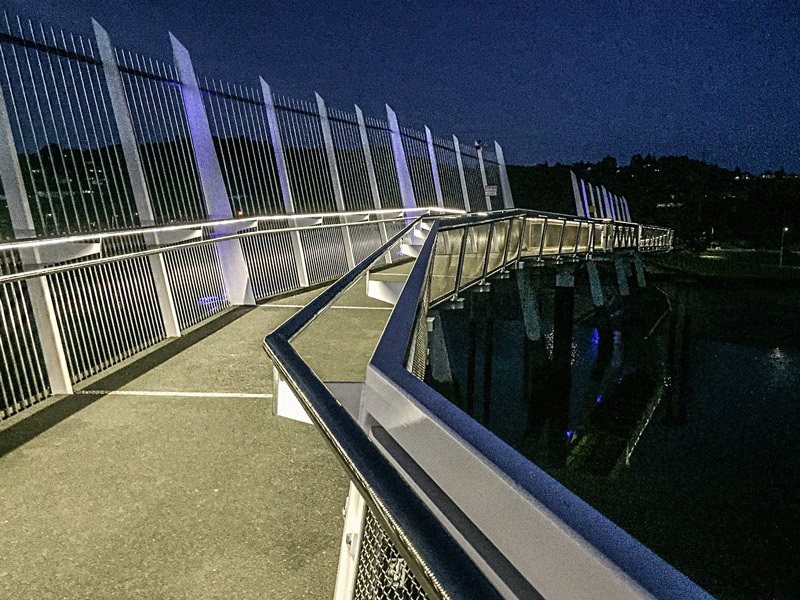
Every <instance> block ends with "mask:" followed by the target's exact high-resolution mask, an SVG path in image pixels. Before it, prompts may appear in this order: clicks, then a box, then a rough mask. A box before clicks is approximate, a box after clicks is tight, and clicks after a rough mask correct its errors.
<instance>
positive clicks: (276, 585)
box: [0, 269, 406, 600]
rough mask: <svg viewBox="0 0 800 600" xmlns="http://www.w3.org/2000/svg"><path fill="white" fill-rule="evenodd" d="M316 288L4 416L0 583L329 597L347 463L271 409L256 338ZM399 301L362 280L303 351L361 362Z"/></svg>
mask: <svg viewBox="0 0 800 600" xmlns="http://www.w3.org/2000/svg"><path fill="white" fill-rule="evenodd" d="M402 270H406V269H402ZM391 276H392V275H391V274H387V277H391ZM397 276H398V277H402V274H399V275H397ZM317 293H319V292H318V291H317V292H314V291H312V292H305V293H303V294H299V295H296V296H292V297H287V298H283V299H281V300H278V301H274V302H270V303H268V304H266V305H262V306H259V307H256V308H237V309H232V310H230V311H228V312H227V313H225V314H224V315H222V316H220V317H218V318H217V319H215V320H213V321H211V322H209V323H206V324H205V325H202V326H200V327H198V328H196V329H194V330H192V331H190V332H188V333H186V334H185V335H184V336H183V337H182V338H179V339H177V340H172V341H168V342H165V343H163V344H160V345H159V346H157V347H155V348H152V349H150V350H149V351H147V352H146V353H143V354H142V355H139V356H138V357H137V359H136V360H135V361H132V362H128V363H126V364H124V365H122V366H120V367H118V368H116V369H114V370H112V371H106V372H105V373H104V374H103V376H102V377H99V378H96V379H93V380H90V381H88V382H86V383H85V384H84V385H83V386H82V389H81V390H79V391H78V392H77V393H76V394H74V395H72V396H69V397H66V398H62V399H57V400H52V401H48V402H45V403H43V404H42V405H41V406H40V407H39V408H37V409H33V410H31V411H29V412H28V413H27V414H25V413H23V414H22V415H20V418H17V419H11V420H10V422H7V423H5V424H4V425H3V426H2V428H1V429H0V506H2V507H3V508H2V511H0V548H2V549H3V552H4V557H5V560H4V561H3V564H2V565H0V598H9V599H14V600H17V599H26V598H30V599H46V598H70V599H72V598H92V599H94V598H147V599H152V598H186V599H187V600H188V599H192V600H194V599H205V598H226V599H231V598H280V599H294V598H330V597H331V596H332V593H333V586H334V579H335V570H336V562H337V559H338V547H339V541H340V535H341V527H342V507H343V505H344V501H345V496H346V493H347V478H346V476H345V474H344V472H343V470H342V469H341V468H340V466H339V464H338V463H337V461H336V458H335V457H334V455H333V453H332V452H331V451H330V450H329V448H328V447H327V446H326V445H325V443H324V442H323V440H322V438H321V436H320V435H319V434H318V432H317V431H316V430H315V429H314V428H313V427H312V426H309V425H304V424H302V423H297V422H294V421H288V420H285V419H282V418H279V417H274V416H272V414H271V406H272V398H271V393H272V381H271V379H272V368H271V365H270V364H269V363H268V360H267V358H266V355H265V353H264V351H263V349H262V347H261V343H262V340H263V338H264V336H265V335H266V334H267V333H269V332H270V331H272V329H274V328H275V327H276V326H277V325H279V324H280V323H282V322H283V321H284V320H285V319H286V318H287V317H289V316H290V315H291V314H293V313H294V312H295V311H296V310H298V308H297V307H299V306H302V305H303V304H304V303H306V302H307V301H308V300H309V299H310V297H313V296H314V295H315V294H317ZM389 308H390V307H389V306H388V305H386V304H383V303H380V302H378V301H375V300H372V299H370V298H367V297H366V296H365V294H364V286H363V284H362V285H359V286H357V287H356V288H354V289H352V290H350V291H349V292H348V293H347V294H345V295H344V297H343V298H341V299H340V300H339V301H338V302H337V303H336V307H335V308H332V309H331V310H329V311H327V313H325V314H324V315H323V316H322V317H321V318H320V319H318V320H317V321H316V322H315V323H314V325H313V326H312V327H311V328H309V329H308V330H307V331H306V332H304V333H303V334H302V336H301V337H300V338H299V339H298V343H297V348H298V351H299V352H300V353H301V355H302V356H304V358H307V360H308V361H309V364H311V365H312V367H314V368H315V370H317V371H318V373H319V374H320V376H321V377H322V378H323V379H325V380H327V381H330V380H347V381H355V380H363V377H364V372H365V369H366V362H367V360H368V358H369V356H370V355H371V353H372V349H373V348H374V346H375V342H376V341H377V339H378V337H379V335H380V332H381V331H382V329H383V326H384V325H385V322H386V320H387V318H388V316H389V312H390V311H389Z"/></svg>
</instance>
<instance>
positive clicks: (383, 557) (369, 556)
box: [353, 509, 428, 600]
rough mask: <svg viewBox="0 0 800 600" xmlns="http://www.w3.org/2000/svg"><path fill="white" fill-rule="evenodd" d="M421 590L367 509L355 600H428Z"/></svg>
mask: <svg viewBox="0 0 800 600" xmlns="http://www.w3.org/2000/svg"><path fill="white" fill-rule="evenodd" d="M427 598H428V596H427V594H425V592H424V590H423V589H422V586H421V585H420V584H419V581H417V579H416V577H414V574H413V573H412V572H411V571H410V570H409V568H408V564H407V563H406V561H405V560H403V558H402V557H401V556H400V554H399V553H398V552H397V548H396V547H395V546H394V544H393V543H392V541H391V540H390V539H389V538H388V536H387V535H386V534H385V533H384V532H383V530H382V529H381V527H380V525H379V524H378V521H377V520H376V519H375V516H374V515H373V514H372V511H371V510H369V509H367V511H366V515H365V520H364V533H363V540H362V542H361V551H360V552H359V555H358V568H357V571H356V583H355V588H354V591H353V599H354V600H384V599H385V600H425V599H427Z"/></svg>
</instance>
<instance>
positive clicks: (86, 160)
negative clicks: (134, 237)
mask: <svg viewBox="0 0 800 600" xmlns="http://www.w3.org/2000/svg"><path fill="white" fill-rule="evenodd" d="M2 27H3V28H4V30H5V31H4V32H3V33H5V35H4V36H3V39H2V41H0V61H1V62H2V74H0V85H2V88H3V93H4V95H5V99H6V104H7V107H8V112H9V119H10V121H11V128H12V131H13V135H14V141H15V144H16V148H17V152H18V154H19V155H20V168H21V170H22V176H23V180H24V182H25V185H26V190H27V193H28V199H29V203H30V207H31V215H32V217H33V220H34V223H35V226H36V230H37V232H38V233H40V234H45V235H47V234H67V233H75V232H81V231H96V230H101V229H108V228H119V227H132V226H134V225H136V224H137V223H138V218H137V215H136V209H135V204H134V201H133V197H132V194H131V190H130V184H129V182H128V174H127V169H126V168H125V165H124V162H123V157H122V150H121V148H120V145H119V135H118V133H117V131H116V125H115V123H114V121H113V115H112V109H111V106H110V101H109V98H108V92H107V90H106V85H105V78H104V75H103V71H102V67H101V66H100V62H99V60H98V59H97V58H96V56H95V52H94V50H93V48H92V44H91V42H90V41H88V40H85V39H83V38H81V37H79V36H74V35H71V34H69V35H68V34H65V33H64V32H63V31H56V30H55V29H52V28H50V29H45V28H44V27H43V26H41V25H39V26H34V25H33V23H32V22H30V21H28V22H26V23H23V22H22V21H21V20H20V19H19V18H16V19H13V20H12V19H10V18H9V17H8V15H4V19H3V24H2Z"/></svg>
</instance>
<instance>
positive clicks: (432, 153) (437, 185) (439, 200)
mask: <svg viewBox="0 0 800 600" xmlns="http://www.w3.org/2000/svg"><path fill="white" fill-rule="evenodd" d="M425 141H426V142H427V144H428V158H429V159H430V161H431V173H432V174H433V189H434V191H435V192H436V204H437V205H438V206H439V208H444V198H443V197H442V182H441V181H440V180H439V165H438V163H437V162H436V149H435V148H434V145H433V135H432V134H431V130H430V129H428V126H427V125H426V126H425Z"/></svg>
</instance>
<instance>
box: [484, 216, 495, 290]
mask: <svg viewBox="0 0 800 600" xmlns="http://www.w3.org/2000/svg"><path fill="white" fill-rule="evenodd" d="M493 237H494V221H492V222H491V223H489V235H488V236H487V237H486V253H485V254H484V255H483V276H482V277H481V283H483V282H484V281H485V280H486V276H487V274H488V272H489V260H490V259H491V256H492V238H493Z"/></svg>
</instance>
